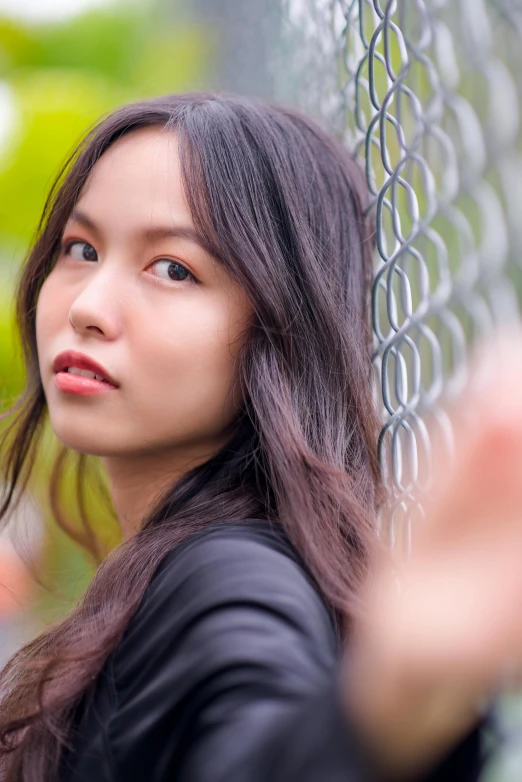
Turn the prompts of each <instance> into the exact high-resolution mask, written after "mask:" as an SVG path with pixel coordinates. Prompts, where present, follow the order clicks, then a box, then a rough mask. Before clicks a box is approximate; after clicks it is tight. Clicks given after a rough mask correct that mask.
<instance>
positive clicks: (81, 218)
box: [69, 209, 206, 249]
mask: <svg viewBox="0 0 522 782" xmlns="http://www.w3.org/2000/svg"><path fill="white" fill-rule="evenodd" d="M69 219H70V220H75V221H76V222H77V223H80V224H81V225H83V226H85V228H88V229H89V230H90V231H92V232H93V233H95V234H100V230H99V229H98V227H97V225H96V223H95V222H94V220H91V218H90V217H89V216H88V215H86V214H85V212H82V211H81V209H73V211H72V212H71V215H70V218H69ZM142 236H143V238H145V239H147V240H148V241H153V240H154V239H168V238H169V237H174V238H177V239H189V240H190V241H191V242H194V243H195V244H198V245H199V246H200V247H202V248H203V249H206V248H205V247H204V246H203V244H202V243H201V240H200V239H199V237H198V234H197V233H196V230H195V229H194V228H192V226H190V225H178V224H175V223H172V224H171V225H166V226H154V227H152V228H147V229H146V230H144V231H143V232H142Z"/></svg>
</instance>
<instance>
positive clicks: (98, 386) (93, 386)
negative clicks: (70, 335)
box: [53, 350, 119, 396]
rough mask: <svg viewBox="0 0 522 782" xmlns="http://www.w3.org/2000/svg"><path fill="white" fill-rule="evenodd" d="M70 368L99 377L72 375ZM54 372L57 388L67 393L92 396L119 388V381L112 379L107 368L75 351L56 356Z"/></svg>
mask: <svg viewBox="0 0 522 782" xmlns="http://www.w3.org/2000/svg"><path fill="white" fill-rule="evenodd" d="M69 368H76V369H84V370H88V371H89V372H92V373H93V374H95V375H97V376H98V377H96V378H95V377H85V376H84V375H79V374H76V373H72V372H69V371H68V370H69ZM53 371H54V372H55V375H54V382H55V385H56V387H57V388H58V389H59V390H60V391H64V392H65V393H69V394H77V395H79V396H91V395H92V394H99V393H104V392H106V391H114V390H116V389H117V388H119V385H118V383H117V381H116V380H115V379H114V378H113V377H111V375H110V374H109V372H108V371H107V370H106V369H105V367H103V366H102V365H101V364H98V362H97V361H94V359H92V358H90V357H89V356H86V355H85V354H84V353H78V352H77V351H75V350H66V351H65V352H63V353H60V354H59V355H58V356H56V358H55V359H54V361H53Z"/></svg>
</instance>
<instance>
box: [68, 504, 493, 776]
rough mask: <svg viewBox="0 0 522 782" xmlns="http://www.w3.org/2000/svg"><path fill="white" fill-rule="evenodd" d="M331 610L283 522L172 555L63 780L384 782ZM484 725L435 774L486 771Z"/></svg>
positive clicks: (85, 718) (216, 537)
mask: <svg viewBox="0 0 522 782" xmlns="http://www.w3.org/2000/svg"><path fill="white" fill-rule="evenodd" d="M338 659H339V658H338V651H337V642H336V638H335V634H334V629H333V623H332V616H331V614H330V612H329V611H328V609H327V608H326V606H325V604H324V603H323V601H322V599H321V598H320V597H319V594H318V591H317V589H316V588H315V587H314V584H313V581H312V579H311V578H310V576H309V575H308V573H307V572H306V570H305V568H304V567H303V564H302V562H301V561H300V558H299V557H298V555H297V554H296V552H295V550H294V549H293V548H292V546H291V545H290V543H289V542H288V540H287V539H286V537H285V536H284V535H283V533H282V531H281V530H280V529H279V528H277V529H276V528H275V526H274V525H269V524H268V522H264V521H261V520H253V519H249V520H245V521H242V522H238V523H233V524H230V523H229V524H220V525H212V526H210V527H208V528H207V529H205V531H204V532H202V533H198V534H197V535H195V536H193V537H192V538H190V539H189V540H187V541H185V542H184V543H183V544H182V545H181V546H179V547H178V548H177V549H175V550H173V551H171V552H170V553H169V554H168V555H167V556H166V557H165V559H164V560H163V561H162V563H161V564H160V566H159V567H158V568H157V570H156V571H155V573H154V576H153V578H152V580H151V583H150V585H149V587H148V588H147V591H146V592H145V595H144V597H143V600H142V602H141V603H140V607H139V608H138V611H137V613H136V614H135V616H134V618H133V619H132V621H131V623H130V625H129V626H128V628H127V630H126V632H125V635H124V637H123V639H122V641H121V642H120V643H119V645H118V646H117V647H116V649H115V651H114V652H113V654H112V655H111V656H110V657H109V659H108V661H107V663H106V664H105V666H104V668H103V670H102V672H101V674H100V676H99V677H98V679H97V680H96V682H95V683H94V685H93V688H92V690H91V691H89V693H88V695H86V696H85V697H84V699H83V701H82V703H81V704H80V707H79V709H78V711H77V713H76V719H75V726H76V731H77V733H76V734H75V737H74V740H73V751H71V752H65V753H64V754H63V755H62V759H61V766H60V776H59V782H342V781H344V780H350V781H351V782H375V780H376V775H375V773H374V772H373V771H372V759H371V758H370V757H369V755H368V753H367V750H366V748H365V747H364V746H362V745H361V743H360V741H359V740H358V739H357V734H356V732H355V731H354V730H353V727H352V726H351V725H350V724H349V722H348V719H347V717H346V715H345V713H344V711H343V710H342V708H341V703H340V689H339V687H338V684H337V674H338ZM481 727H482V725H481V724H478V725H477V727H476V728H475V729H474V730H473V731H472V733H471V734H470V735H469V736H467V737H466V738H465V739H464V740H463V741H462V742H461V743H460V744H459V745H458V746H457V747H456V748H455V749H454V750H453V751H452V752H451V753H450V754H448V755H447V757H446V758H444V759H442V760H441V762H440V763H439V764H438V765H437V768H434V769H432V770H431V772H430V774H428V775H426V776H424V777H423V780H428V779H429V780H433V782H434V781H435V780H437V782H450V780H454V781H455V782H457V780H458V782H471V780H476V779H478V776H479V769H480V767H481V765H482V760H481Z"/></svg>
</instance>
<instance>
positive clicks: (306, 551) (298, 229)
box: [0, 92, 382, 782]
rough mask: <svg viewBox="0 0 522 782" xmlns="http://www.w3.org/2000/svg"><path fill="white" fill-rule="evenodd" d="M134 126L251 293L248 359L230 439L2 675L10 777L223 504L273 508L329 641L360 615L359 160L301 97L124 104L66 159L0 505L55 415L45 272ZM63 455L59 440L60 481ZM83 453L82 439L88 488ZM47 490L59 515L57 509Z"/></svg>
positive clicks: (362, 352)
mask: <svg viewBox="0 0 522 782" xmlns="http://www.w3.org/2000/svg"><path fill="white" fill-rule="evenodd" d="M145 126H159V127H163V128H165V129H172V130H173V131H175V132H176V134H177V136H178V140H179V146H180V157H181V170H182V178H183V183H184V187H185V189H186V195H187V199H188V203H189V205H190V209H191V213H192V215H193V220H194V224H195V226H196V229H197V230H198V232H199V234H200V236H201V240H202V242H204V244H205V245H206V247H207V248H208V249H209V251H210V252H211V253H212V254H213V255H215V256H216V257H217V258H218V260H219V261H220V262H221V263H223V264H224V266H225V267H226V268H227V269H228V270H229V271H230V273H231V274H233V275H235V277H236V278H237V279H238V280H239V281H240V283H241V284H242V286H243V287H244V289H245V290H246V291H247V294H248V295H249V297H250V299H251V301H252V303H253V306H254V309H255V320H254V324H253V326H252V329H251V332H250V333H249V335H248V337H249V338H248V340H247V344H246V345H245V347H244V349H243V352H242V354H241V356H240V359H239V370H240V379H241V384H242V389H243V397H244V399H245V400H246V401H245V403H244V407H243V409H242V411H241V413H240V415H239V416H238V419H237V422H236V425H235V429H234V431H233V432H232V433H231V437H230V441H229V443H228V444H227V445H226V447H224V448H223V449H222V450H221V452H220V453H218V454H217V455H215V456H214V457H213V458H211V459H210V460H208V461H207V462H206V463H205V464H202V465H200V466H198V467H197V468H195V469H192V470H191V471H190V472H188V473H187V474H186V475H184V477H183V478H182V479H181V480H179V481H178V482H177V483H176V484H175V485H173V486H172V487H171V488H170V489H169V491H168V492H167V493H166V494H165V496H163V497H162V498H161V500H160V501H159V502H158V503H157V504H156V506H155V507H154V508H153V509H152V510H151V512H150V514H149V515H148V517H147V518H146V519H144V523H143V527H142V529H141V530H140V531H139V532H138V533H137V534H136V535H135V536H133V537H131V538H129V539H128V540H126V541H124V542H123V543H121V544H120V545H118V546H117V547H116V548H114V549H113V550H112V551H111V552H110V553H109V554H108V556H106V557H105V558H104V559H103V561H102V562H101V564H100V565H99V567H98V569H97V571H96V574H95V576H94V578H93V580H92V582H91V583H90V585H89V587H88V589H87V590H86V592H85V595H84V596H83V598H82V600H81V601H80V602H79V604H78V605H77V607H76V608H75V609H74V610H73V611H72V612H71V613H70V614H69V615H68V616H67V617H66V618H65V619H63V620H62V621H60V622H59V623H58V624H56V625H54V626H52V627H50V628H49V629H48V630H46V631H45V632H44V633H43V634H42V635H40V636H39V637H38V638H36V639H35V640H33V641H32V642H31V643H29V644H27V645H26V646H25V647H24V648H22V649H21V650H20V651H19V652H18V653H17V654H16V655H15V656H14V657H13V658H12V659H11V661H10V662H9V663H8V664H7V666H6V667H5V668H4V670H3V671H2V673H1V674H0V772H2V773H0V777H1V779H2V780H5V782H14V781H15V780H16V782H21V781H22V780H23V782H42V780H50V779H52V778H53V774H55V773H56V769H57V766H58V762H59V756H60V753H61V751H62V748H63V746H64V744H67V740H68V731H69V728H70V724H71V719H72V715H73V712H74V709H75V707H76V706H77V704H78V703H79V701H80V699H81V697H82V695H83V694H84V693H85V691H86V690H87V688H88V687H89V685H91V683H92V681H93V679H95V678H96V676H97V674H98V673H99V671H100V669H101V668H102V666H103V664H104V662H105V660H106V659H107V657H108V655H109V654H110V653H111V652H112V651H113V650H114V648H115V646H116V645H117V644H118V641H119V639H120V638H121V636H122V634H123V632H124V631H125V628H126V626H127V625H128V623H129V621H130V619H131V617H132V615H133V613H134V612H135V611H136V608H137V606H138V603H139V601H140V598H141V597H142V595H143V593H144V591H145V589H146V587H147V585H148V583H149V581H150V579H151V576H152V574H153V572H154V570H155V568H156V567H157V565H158V564H159V562H160V561H161V560H162V558H163V557H164V556H165V555H166V554H167V552H168V551H170V550H171V549H172V548H174V547H176V546H178V545H179V544H180V543H181V542H182V541H183V540H184V539H186V538H187V537H188V536H189V535H191V534H193V533H194V532H196V531H197V530H200V529H202V528H203V527H204V526H205V525H208V524H209V523H211V522H215V521H218V520H220V521H228V520H236V521H237V520H238V519H244V518H247V517H260V518H269V519H272V520H274V521H277V522H279V523H280V524H281V525H282V527H283V529H284V531H285V532H286V534H287V536H288V537H289V539H290V540H291V542H292V543H293V544H294V546H295V547H296V548H297V550H298V552H299V553H300V554H301V556H302V557H303V559H304V561H305V562H306V564H307V566H308V567H309V569H310V572H311V573H312V575H313V576H314V578H315V579H316V581H317V583H318V585H319V588H320V590H321V593H322V594H323V596H324V598H325V599H326V601H327V602H328V604H329V605H331V606H332V607H333V608H334V609H335V615H338V616H339V617H340V620H339V622H338V623H337V627H336V629H337V632H338V635H339V638H340V640H343V639H346V637H347V635H348V631H349V629H350V626H351V621H352V620H353V617H354V616H355V615H356V613H357V608H358V605H357V594H358V591H359V588H360V586H361V584H362V581H363V579H364V578H365V576H366V575H367V573H368V565H369V562H370V560H371V556H370V554H371V551H372V545H373V544H374V543H375V539H376V533H375V523H374V519H375V511H376V507H377V505H378V504H379V503H380V501H381V499H382V486H381V481H380V474H379V466H378V460H377V436H378V431H379V419H378V415H377V412H376V410H375V407H374V404H373V400H372V388H371V377H372V372H371V361H370V354H369V348H370V345H371V327H370V315H369V309H370V305H369V300H370V291H371V281H372V249H373V243H372V235H371V231H370V228H369V223H368V221H367V219H366V217H365V214H366V210H367V207H368V194H367V188H366V184H365V180H364V176H363V174H362V172H361V170H360V169H359V166H358V165H357V164H356V162H355V161H354V160H353V158H352V157H351V155H350V154H349V153H348V152H347V151H346V149H345V148H344V147H343V145H342V144H341V143H340V142H339V141H337V140H336V139H335V138H333V137H332V136H330V135H329V134H328V133H327V132H325V131H324V130H323V129H322V128H321V127H320V126H319V125H318V123H316V122H315V121H313V120H312V119H310V118H308V117H307V116H306V115H304V114H303V113H301V112H299V111H298V110H296V109H290V108H283V107H281V106H277V105H274V104H271V103H266V102H261V101H257V100H252V99H247V98H244V97H241V96H237V95H231V94H225V93H218V94H214V93H204V92H194V93H188V94H174V95H167V96H164V97H160V98H154V99H151V100H146V101H141V102H136V103H132V104H128V105H126V106H123V107H121V108H119V109H117V110H116V111H114V112H113V113H111V114H110V115H109V116H107V117H105V118H104V119H103V120H102V121H100V122H99V124H98V125H97V126H95V127H94V128H93V129H92V130H90V132H89V133H88V134H87V135H86V137H85V139H84V141H83V142H82V144H81V145H80V146H79V148H78V149H76V150H75V151H74V153H73V154H72V155H71V157H70V158H69V160H68V161H67V162H66V164H65V165H64V167H63V169H62V172H61V174H60V175H59V176H58V178H57V180H56V183H55V185H54V187H53V189H52V191H51V194H50V196H49V198H48V200H47V203H46V206H45V209H44V214H43V216H42V220H41V223H40V227H39V232H38V238H37V240H36V242H35V244H34V247H33V249H32V251H31V252H30V254H29V256H28V259H27V262H26V264H25V265H24V268H23V269H22V273H21V276H20V281H19V286H18V291H17V322H18V327H19V330H20V335H21V340H22V345H23V351H24V357H25V362H26V367H27V384H26V388H25V390H24V392H23V394H22V396H21V397H20V399H19V400H18V402H17V403H16V404H15V406H14V407H13V408H12V409H11V410H9V411H7V413H5V414H4V415H3V416H2V418H3V419H5V418H7V417H9V416H12V419H13V420H12V421H10V425H9V427H8V429H7V431H6V433H5V435H4V439H3V441H2V446H3V449H2V450H3V468H4V476H5V481H6V491H5V496H4V498H3V502H2V504H1V505H0V520H1V519H3V518H6V516H7V512H8V510H9V509H12V507H13V505H14V504H15V503H16V496H17V495H19V494H20V492H21V491H23V490H24V489H25V488H26V486H27V481H28V478H29V475H30V473H31V465H32V462H33V456H34V454H35V453H36V449H37V447H38V444H39V441H40V439H41V434H42V427H43V421H44V417H45V414H46V400H45V396H44V391H43V388H42V384H41V380H40V374H39V367H38V358H37V351H36V337H35V310H36V304H37V300H38V294H39V291H40V288H41V286H42V283H43V281H44V280H45V278H46V276H47V275H48V274H49V272H50V270H51V269H52V267H53V263H54V261H55V259H56V256H57V250H58V248H59V245H60V241H61V236H62V232H63V229H64V226H65V223H66V221H67V219H68V217H69V215H70V213H71V210H72V208H73V206H74V204H75V202H76V201H77V199H78V197H79V194H80V192H81V190H82V187H83V185H84V183H85V182H86V180H87V177H88V176H89V173H90V172H91V170H92V168H93V166H94V165H95V164H96V161H97V160H99V158H100V156H101V155H103V153H104V152H105V151H106V150H107V149H108V148H109V147H110V145H111V144H113V143H114V142H115V141H116V140H117V139H118V138H120V137H121V136H123V135H124V134H128V133H131V132H132V131H133V130H135V129H137V128H140V127H145ZM8 436H9V437H8ZM66 455H67V449H66V448H64V449H63V450H62V453H61V455H60V456H59V458H58V460H57V463H56V468H55V476H54V479H53V485H54V487H56V485H57V484H58V483H59V481H60V476H61V474H62V471H63V466H64V463H65V457H66ZM84 463H85V455H82V454H80V460H79V464H78V481H79V486H80V487H81V486H82V476H83V467H84V466H85V464H84ZM55 495H56V491H53V498H52V506H53V509H54V510H55V515H56V517H57V519H58V522H59V523H65V522H64V519H63V514H62V513H61V512H60V508H59V507H58V505H57V501H56V496H55ZM79 497H80V498H81V497H82V492H81V490H80V492H79ZM84 525H85V530H84V534H83V535H82V536H79V535H77V536H76V540H77V542H78V543H79V544H80V545H82V546H84V547H86V548H87V549H88V550H89V551H90V552H91V553H92V555H93V556H94V557H98V558H99V556H100V553H99V547H98V544H97V541H96V536H95V534H94V532H93V530H92V528H91V526H90V525H89V522H88V519H87V518H86V517H85V514H84ZM68 532H69V533H70V534H73V532H72V530H70V529H69V528H68Z"/></svg>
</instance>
